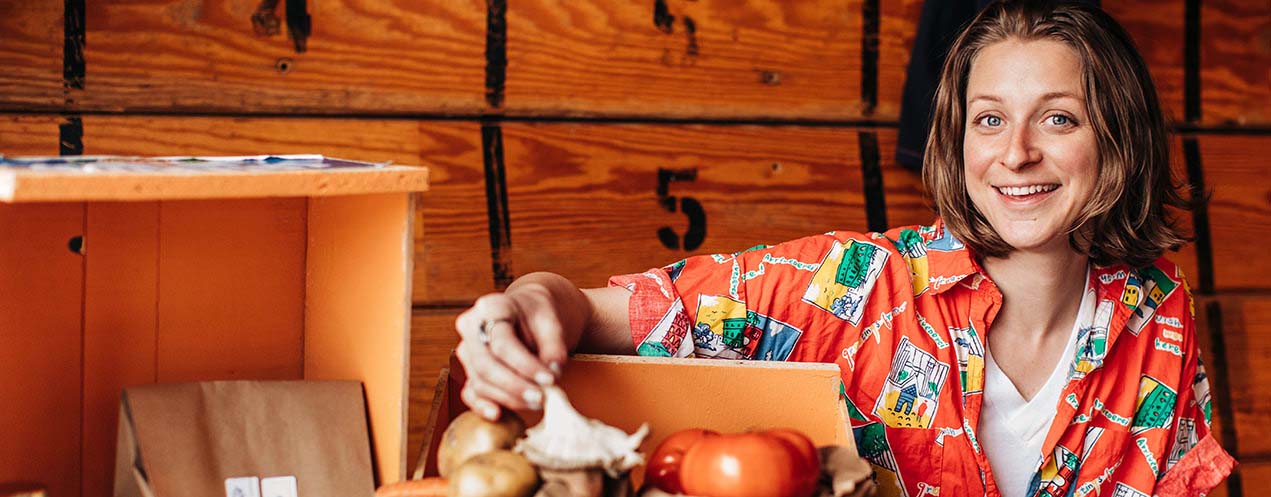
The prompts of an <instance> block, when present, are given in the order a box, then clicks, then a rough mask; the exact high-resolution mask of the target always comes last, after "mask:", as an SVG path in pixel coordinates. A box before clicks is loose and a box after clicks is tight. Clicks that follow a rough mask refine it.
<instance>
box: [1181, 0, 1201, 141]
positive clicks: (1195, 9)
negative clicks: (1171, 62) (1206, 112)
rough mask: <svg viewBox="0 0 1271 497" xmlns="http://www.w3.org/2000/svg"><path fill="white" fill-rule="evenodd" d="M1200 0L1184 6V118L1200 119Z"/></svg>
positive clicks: (1194, 120)
mask: <svg viewBox="0 0 1271 497" xmlns="http://www.w3.org/2000/svg"><path fill="white" fill-rule="evenodd" d="M1200 111H1201V110H1200V0H1186V1H1185V2H1184V6H1183V118H1184V119H1185V120H1186V121H1187V122H1193V123H1194V122H1199V121H1200V117H1201V116H1200Z"/></svg>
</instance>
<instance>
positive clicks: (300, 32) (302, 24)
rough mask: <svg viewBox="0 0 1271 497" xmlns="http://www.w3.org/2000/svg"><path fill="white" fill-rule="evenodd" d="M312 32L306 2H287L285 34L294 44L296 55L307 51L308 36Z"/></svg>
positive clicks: (301, 0) (288, 0) (297, 0)
mask: <svg viewBox="0 0 1271 497" xmlns="http://www.w3.org/2000/svg"><path fill="white" fill-rule="evenodd" d="M312 32H313V18H311V17H310V16H309V5H308V1H307V0H287V33H288V34H289V35H290V36H291V41H292V43H294V44H295V47H296V53H305V51H306V50H308V49H309V48H308V47H309V46H308V40H309V34H310V33H312Z"/></svg>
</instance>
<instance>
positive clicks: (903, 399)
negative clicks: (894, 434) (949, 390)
mask: <svg viewBox="0 0 1271 497" xmlns="http://www.w3.org/2000/svg"><path fill="white" fill-rule="evenodd" d="M948 377H949V365H948V364H945V363H943V362H940V361H938V360H936V358H935V356H933V355H931V353H929V352H927V351H925V350H922V349H920V348H918V347H916V346H914V344H913V343H911V342H910V341H909V338H907V337H906V338H901V339H900V345H899V346H898V347H897V348H896V355H895V357H894V358H893V359H892V365H891V372H890V373H889V374H888V375H887V381H886V382H884V383H883V391H882V393H881V394H880V395H879V396H878V401H877V403H875V404H874V415H876V416H878V417H879V418H880V419H882V420H883V423H885V424H886V425H887V426H891V427H896V428H930V427H931V420H932V419H933V418H935V416H936V410H937V409H939V407H940V400H939V399H940V391H941V390H942V389H943V388H944V383H945V380H947V379H948Z"/></svg>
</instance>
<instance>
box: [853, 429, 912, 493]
mask: <svg viewBox="0 0 1271 497" xmlns="http://www.w3.org/2000/svg"><path fill="white" fill-rule="evenodd" d="M852 436H853V438H855V439H856V450H858V451H860V454H861V457H863V458H865V460H866V461H869V464H870V466H873V467H874V481H875V482H876V483H877V484H878V495H880V496H882V495H887V496H892V495H906V492H905V484H904V481H902V480H901V479H900V465H899V464H897V463H896V454H895V453H893V452H892V451H891V445H890V444H888V443H887V431H886V429H885V428H883V425H882V424H881V423H870V424H867V425H865V426H861V427H858V428H853V429H852Z"/></svg>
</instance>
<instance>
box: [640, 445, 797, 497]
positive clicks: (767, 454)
mask: <svg viewBox="0 0 1271 497" xmlns="http://www.w3.org/2000/svg"><path fill="white" fill-rule="evenodd" d="M686 431H688V430H686ZM692 432H693V433H690V434H687V435H684V436H682V437H681V436H680V433H682V432H677V433H675V434H673V435H671V436H670V437H667V441H664V442H663V445H659V446H658V449H657V450H655V451H654V457H653V459H652V460H651V461H652V462H650V468H649V474H650V475H652V474H655V469H654V465H655V464H656V465H657V467H658V470H656V471H658V474H662V475H667V474H672V473H677V475H678V482H677V483H678V484H679V487H680V490H676V489H674V488H672V487H671V485H675V483H674V482H668V480H674V479H673V478H667V477H662V478H661V480H658V479H654V480H652V481H653V483H654V484H655V485H657V486H658V488H660V489H662V490H666V491H668V492H677V493H684V494H688V495H694V496H700V497H809V496H811V495H812V493H813V491H815V489H816V483H817V479H818V478H819V477H820V474H821V457H820V453H819V452H817V450H816V446H815V445H813V444H812V441H811V440H808V438H807V437H806V436H804V435H803V434H802V433H799V432H797V431H794V430H787V429H780V430H771V431H764V432H750V433H738V434H731V435H720V434H718V433H715V432H711V431H703V430H692ZM672 440H674V441H675V446H674V447H668V448H667V449H666V450H665V451H664V450H663V446H666V445H667V442H669V441H672ZM690 442H691V443H690ZM685 443H688V444H687V445H688V446H687V448H684V449H680V447H682V446H683V445H684V444H685ZM679 450H682V451H683V452H682V453H683V455H682V456H681V457H680V460H681V463H680V465H679V468H678V472H674V471H673V470H667V469H665V468H666V467H667V466H669V465H670V464H668V458H666V457H665V455H668V454H672V453H675V454H678V451H679ZM660 456H662V457H660ZM670 462H674V461H673V458H672V460H670ZM659 482H660V483H659Z"/></svg>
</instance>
